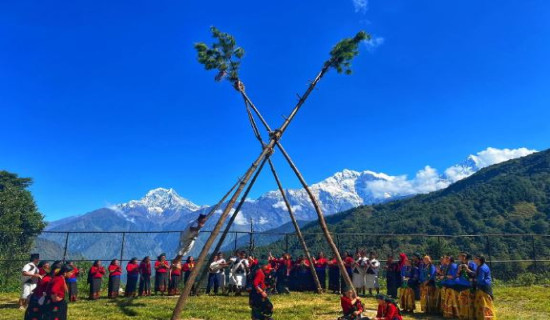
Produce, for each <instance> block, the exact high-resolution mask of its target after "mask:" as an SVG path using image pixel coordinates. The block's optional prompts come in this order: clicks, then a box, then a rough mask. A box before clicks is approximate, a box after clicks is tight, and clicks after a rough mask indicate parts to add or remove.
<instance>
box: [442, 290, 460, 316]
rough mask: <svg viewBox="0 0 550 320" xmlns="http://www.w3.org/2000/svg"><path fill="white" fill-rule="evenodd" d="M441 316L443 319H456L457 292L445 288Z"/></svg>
mask: <svg viewBox="0 0 550 320" xmlns="http://www.w3.org/2000/svg"><path fill="white" fill-rule="evenodd" d="M443 316H444V317H445V318H457V317H458V291H456V290H454V289H452V288H447V289H446V290H445V297H444V299H443Z"/></svg>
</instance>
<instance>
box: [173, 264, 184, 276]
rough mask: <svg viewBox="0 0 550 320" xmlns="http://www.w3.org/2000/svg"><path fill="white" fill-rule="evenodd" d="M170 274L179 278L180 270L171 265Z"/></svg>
mask: <svg viewBox="0 0 550 320" xmlns="http://www.w3.org/2000/svg"><path fill="white" fill-rule="evenodd" d="M182 268H183V267H182ZM172 274H173V275H175V276H181V268H177V267H176V266H175V265H172Z"/></svg>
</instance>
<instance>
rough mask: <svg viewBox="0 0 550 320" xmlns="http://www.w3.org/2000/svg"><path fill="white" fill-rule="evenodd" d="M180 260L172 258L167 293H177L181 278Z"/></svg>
mask: <svg viewBox="0 0 550 320" xmlns="http://www.w3.org/2000/svg"><path fill="white" fill-rule="evenodd" d="M181 270H182V265H181V260H177V259H174V260H172V264H171V265H170V283H169V284H168V295H176V294H178V293H179V292H178V288H179V284H180V280H181Z"/></svg>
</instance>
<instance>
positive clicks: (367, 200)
mask: <svg viewBox="0 0 550 320" xmlns="http://www.w3.org/2000/svg"><path fill="white" fill-rule="evenodd" d="M533 152H535V150H529V149H526V148H519V149H495V148H487V149H486V150H483V151H481V152H478V153H477V154H475V155H470V156H469V157H468V158H467V159H466V160H464V161H463V162H461V163H459V164H457V165H453V166H451V167H449V168H447V169H446V170H444V171H443V173H441V174H440V173H438V171H437V170H436V169H434V168H432V167H430V166H426V167H424V168H423V169H421V170H419V171H418V172H417V173H416V175H415V176H414V177H412V178H408V177H407V176H406V175H399V176H392V175H388V174H384V173H377V172H373V171H362V172H360V171H353V170H348V169H345V170H343V171H341V172H337V173H335V174H334V175H332V176H331V177H329V178H327V179H325V180H323V181H321V182H318V183H315V184H313V185H311V186H310V187H311V190H312V192H313V193H314V195H315V196H316V198H317V200H318V201H319V204H320V205H321V208H322V210H323V213H324V214H325V215H331V214H335V213H337V212H341V211H344V210H347V209H351V208H354V207H357V206H360V205H367V204H376V203H380V202H385V201H391V200H394V199H399V198H403V197H407V196H412V195H414V194H418V193H428V192H432V191H436V190H439V189H443V188H446V187H447V186H449V185H450V184H452V183H454V182H456V181H458V180H461V179H464V178H466V177H468V176H470V175H472V174H474V173H475V172H477V171H478V170H480V169H482V168H484V167H487V166H489V165H492V164H496V163H499V162H502V161H506V160H509V159H513V158H518V157H522V156H526V155H528V154H531V153H533ZM285 192H286V194H287V197H288V199H289V201H290V204H291V206H292V209H293V211H294V213H295V215H296V217H297V219H298V220H302V221H310V220H315V219H317V215H316V213H315V211H314V209H313V206H312V205H311V202H310V199H309V197H308V195H307V193H306V191H305V190H303V189H287V190H285ZM210 208H211V207H208V206H199V205H197V204H195V203H193V202H191V201H189V200H187V199H185V198H183V197H181V196H179V195H178V194H177V193H176V191H175V190H173V189H164V188H157V189H153V190H151V191H149V192H148V193H147V194H146V195H145V196H144V197H143V198H141V199H140V200H131V201H129V202H126V203H122V204H117V205H114V206H111V207H109V208H102V209H98V210H95V211H92V212H90V213H87V214H85V215H82V216H76V217H70V218H66V219H63V220H59V221H55V222H53V223H51V224H50V225H49V226H48V230H63V231H115V230H116V231H153V230H154V231H160V230H182V229H184V228H185V226H186V225H187V224H188V223H189V222H190V221H192V220H193V219H195V218H196V216H197V215H198V214H199V213H206V212H209V211H210ZM220 213H221V210H218V211H217V212H216V214H215V215H214V217H213V218H212V219H210V220H209V222H208V223H207V225H206V227H205V229H211V228H212V226H213V224H214V223H215V222H216V221H217V219H216V217H217V216H218V215H219V214H220ZM251 221H252V222H253V223H254V229H255V230H257V231H265V230H269V229H274V228H277V227H280V226H281V225H283V224H285V223H288V222H289V221H290V218H289V215H288V212H287V209H286V206H285V203H284V202H283V199H282V196H281V194H280V192H279V191H269V192H266V193H265V194H263V195H262V196H260V197H259V198H257V199H248V200H247V201H246V202H245V203H244V205H243V207H242V210H241V212H240V213H239V215H238V216H237V218H236V220H235V224H234V230H239V229H240V230H243V229H245V230H248V229H249V227H250V222H251ZM176 236H177V234H170V235H162V234H159V235H155V234H152V235H150V237H153V238H154V239H155V240H154V241H153V240H151V241H147V242H142V243H144V245H143V247H136V248H128V249H127V250H129V252H134V251H136V252H142V251H143V250H148V252H150V254H152V252H156V251H159V250H161V251H170V250H175V244H176V243H177V238H175V237H176ZM172 238H174V239H172ZM80 239H81V240H82V236H81V237H80ZM102 241H103V240H102ZM104 241H107V240H104ZM109 241H110V242H109ZM109 241H107V242H106V243H102V244H97V243H95V242H93V243H92V244H89V242H90V241H80V243H79V245H78V248H75V249H73V250H72V251H74V252H82V253H83V254H85V255H86V256H91V257H95V258H101V257H99V256H98V254H100V253H101V252H105V253H107V252H110V251H113V250H114V251H115V252H116V251H117V250H118V249H111V248H110V247H112V246H113V244H116V240H109ZM104 250H107V251H104ZM132 250H134V251H132Z"/></svg>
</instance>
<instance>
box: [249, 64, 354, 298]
mask: <svg viewBox="0 0 550 320" xmlns="http://www.w3.org/2000/svg"><path fill="white" fill-rule="evenodd" d="M329 68H330V61H328V62H326V63H325V65H324V67H323V69H322V70H321V72H319V74H318V75H317V77H315V79H314V80H313V81H312V82H311V84H310V85H309V87H308V89H307V90H306V92H305V94H304V95H303V96H301V97H300V99H299V101H298V106H297V108H299V107H300V106H301V105H302V104H303V103H304V102H305V99H307V97H308V96H309V94H310V93H311V91H313V88H314V87H315V85H316V84H317V82H319V80H321V78H322V77H323V76H324V74H325V73H326V72H327V71H328V70H329ZM239 91H240V92H241V94H242V95H243V98H244V99H245V101H246V102H248V104H249V105H250V106H251V108H252V110H254V112H255V113H256V115H258V118H260V120H261V121H262V124H263V125H264V126H265V127H266V129H267V130H268V131H269V132H270V136H272V132H273V131H272V130H271V128H270V127H269V125H268V124H267V122H266V121H265V120H264V118H263V117H262V115H261V114H260V111H259V110H258V108H256V106H254V104H253V103H252V101H251V100H250V98H249V97H248V96H247V95H246V94H245V93H244V90H242V89H241V90H239ZM297 108H295V109H294V110H293V112H292V113H291V114H290V116H289V119H291V118H293V117H294V116H295V115H296V112H297ZM285 124H286V126H285ZM287 126H288V124H287V121H285V123H283V125H282V126H281V129H279V130H283V129H286V127H287ZM283 131H284V130H283ZM275 144H276V145H277V147H278V148H279V149H280V150H281V152H282V154H283V156H284V157H285V159H286V160H287V162H288V164H289V165H290V167H291V168H292V171H294V174H295V175H296V177H297V178H298V180H299V181H300V183H301V184H302V187H303V188H304V189H305V190H306V192H307V194H308V196H309V198H310V200H311V202H312V204H313V208H314V209H315V212H316V213H317V217H318V220H319V225H320V227H321V230H322V231H323V235H324V236H325V238H326V240H327V242H328V244H329V246H330V248H331V250H332V253H333V254H334V256H335V257H336V261H337V263H338V268H339V269H340V273H341V274H342V277H343V278H344V281H345V282H346V286H347V287H349V288H350V289H352V290H353V291H354V292H355V289H354V286H353V282H352V281H351V278H350V277H349V274H348V273H347V270H346V267H345V266H344V261H343V260H342V257H341V256H340V252H339V251H338V248H337V247H336V245H335V244H334V241H333V240H332V237H331V235H330V231H329V230H328V226H327V224H326V221H325V217H324V214H323V212H322V210H321V207H320V206H319V203H318V202H317V199H316V198H315V195H314V194H313V192H311V189H310V188H309V185H308V184H307V183H306V181H305V179H304V177H303V176H302V174H301V173H300V171H299V170H298V168H297V167H296V165H295V164H294V162H293V161H292V159H291V158H290V156H289V155H288V153H287V152H286V151H285V149H284V148H283V146H282V145H281V143H280V142H279V140H278V139H277V141H276V143H275Z"/></svg>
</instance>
